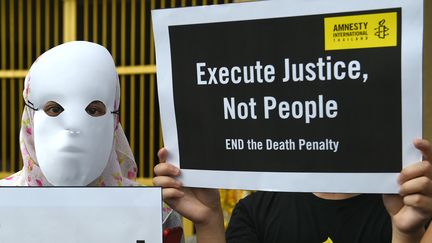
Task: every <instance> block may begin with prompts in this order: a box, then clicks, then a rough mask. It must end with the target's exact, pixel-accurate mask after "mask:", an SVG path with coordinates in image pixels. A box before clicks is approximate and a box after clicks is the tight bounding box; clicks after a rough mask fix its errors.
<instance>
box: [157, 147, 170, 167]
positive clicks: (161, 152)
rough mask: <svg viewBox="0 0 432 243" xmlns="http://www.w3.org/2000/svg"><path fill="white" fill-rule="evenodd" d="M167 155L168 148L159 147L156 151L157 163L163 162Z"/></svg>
mask: <svg viewBox="0 0 432 243" xmlns="http://www.w3.org/2000/svg"><path fill="white" fill-rule="evenodd" d="M167 156H168V150H167V149H166V148H161V149H159V151H158V157H159V163H165V162H166V158H167Z"/></svg>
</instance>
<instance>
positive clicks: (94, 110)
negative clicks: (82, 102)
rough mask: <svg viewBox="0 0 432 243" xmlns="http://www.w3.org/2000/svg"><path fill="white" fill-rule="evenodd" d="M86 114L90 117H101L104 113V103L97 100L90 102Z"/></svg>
mask: <svg viewBox="0 0 432 243" xmlns="http://www.w3.org/2000/svg"><path fill="white" fill-rule="evenodd" d="M85 110H86V112H87V114H89V115H90V116H94V117H98V116H103V115H105V113H106V107H105V105H104V103H102V102H101V101H99V100H95V101H92V102H91V103H90V104H89V105H88V106H87V107H86V108H85Z"/></svg>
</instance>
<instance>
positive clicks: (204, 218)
mask: <svg viewBox="0 0 432 243" xmlns="http://www.w3.org/2000/svg"><path fill="white" fill-rule="evenodd" d="M167 154H168V151H167V150H166V149H164V148H162V149H161V150H159V153H158V157H159V162H160V163H159V164H158V165H156V166H155V169H154V171H155V174H156V177H155V178H153V184H154V185H155V186H160V187H162V188H163V190H162V194H163V198H164V201H165V202H166V203H167V204H168V205H169V206H170V207H171V208H173V209H174V210H176V211H177V212H179V213H180V214H181V215H182V216H184V217H186V218H188V219H189V220H191V221H193V222H194V224H195V228H196V230H197V238H198V241H200V242H207V243H211V242H223V241H224V240H225V239H224V237H225V234H224V227H223V215H222V210H221V205H220V199H219V191H218V190H215V189H206V188H186V187H182V184H181V182H180V181H178V180H177V179H175V177H177V176H179V175H180V169H178V168H177V167H175V166H174V165H172V164H169V163H165V162H166V158H167ZM214 236H218V237H214Z"/></svg>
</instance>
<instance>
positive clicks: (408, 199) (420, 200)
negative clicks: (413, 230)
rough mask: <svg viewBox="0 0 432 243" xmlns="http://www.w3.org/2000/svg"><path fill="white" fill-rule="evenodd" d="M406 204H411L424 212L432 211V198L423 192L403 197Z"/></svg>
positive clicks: (429, 212)
mask: <svg viewBox="0 0 432 243" xmlns="http://www.w3.org/2000/svg"><path fill="white" fill-rule="evenodd" d="M403 202H404V204H405V205H406V206H411V207H414V208H417V209H419V210H421V211H422V212H424V213H428V214H431V213H432V198H430V197H427V196H425V195H422V194H411V195H408V196H405V197H404V198H403Z"/></svg>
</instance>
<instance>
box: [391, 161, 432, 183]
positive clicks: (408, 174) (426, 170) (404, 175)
mask: <svg viewBox="0 0 432 243" xmlns="http://www.w3.org/2000/svg"><path fill="white" fill-rule="evenodd" d="M421 176H427V177H429V178H432V164H431V163H428V162H424V161H422V162H417V163H414V164H411V165H409V166H407V167H405V168H404V169H403V170H402V171H401V173H400V174H399V177H398V182H399V184H403V183H404V182H406V181H408V180H411V179H414V178H417V177H421Z"/></svg>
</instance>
